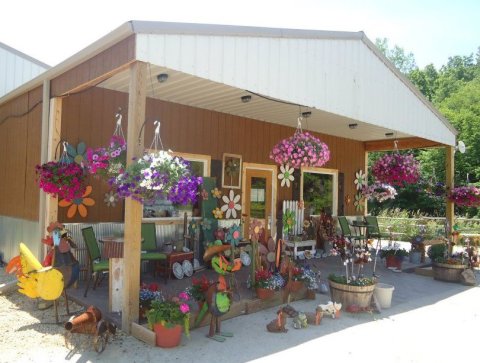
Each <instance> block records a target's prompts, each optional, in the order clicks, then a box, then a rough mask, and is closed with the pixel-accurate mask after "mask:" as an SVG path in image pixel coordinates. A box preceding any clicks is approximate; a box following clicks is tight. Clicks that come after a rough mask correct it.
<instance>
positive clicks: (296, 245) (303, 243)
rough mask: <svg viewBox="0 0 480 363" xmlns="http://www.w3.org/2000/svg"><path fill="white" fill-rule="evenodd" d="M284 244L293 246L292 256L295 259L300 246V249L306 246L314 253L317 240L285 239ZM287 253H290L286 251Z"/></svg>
mask: <svg viewBox="0 0 480 363" xmlns="http://www.w3.org/2000/svg"><path fill="white" fill-rule="evenodd" d="M285 245H286V246H287V247H289V248H293V258H294V259H295V260H296V259H297V258H298V254H299V252H300V251H299V250H298V248H299V247H301V248H302V249H305V248H308V249H309V250H310V251H311V253H312V255H313V254H315V247H316V245H317V241H315V240H313V239H311V240H307V241H298V242H295V241H285ZM286 253H287V254H288V255H290V254H291V253H290V251H288V250H287V251H286Z"/></svg>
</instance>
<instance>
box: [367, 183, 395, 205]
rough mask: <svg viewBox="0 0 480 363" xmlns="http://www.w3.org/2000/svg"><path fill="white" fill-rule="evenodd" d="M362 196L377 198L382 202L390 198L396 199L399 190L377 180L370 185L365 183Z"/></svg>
mask: <svg viewBox="0 0 480 363" xmlns="http://www.w3.org/2000/svg"><path fill="white" fill-rule="evenodd" d="M362 196H363V197H364V198H365V199H370V200H372V199H375V200H377V201H378V202H380V203H381V202H384V201H386V200H388V199H395V197H396V196H397V191H396V190H395V188H394V187H392V186H391V185H388V184H383V183H379V182H378V181H377V182H375V183H374V184H372V185H370V186H368V185H365V186H364V187H363V189H362Z"/></svg>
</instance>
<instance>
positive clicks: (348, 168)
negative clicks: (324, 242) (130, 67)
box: [59, 88, 365, 222]
mask: <svg viewBox="0 0 480 363" xmlns="http://www.w3.org/2000/svg"><path fill="white" fill-rule="evenodd" d="M127 104H128V95H127V94H124V93H120V92H115V91H109V90H104V89H100V88H92V89H91V90H88V91H86V92H83V93H80V94H77V95H72V96H70V97H67V98H65V99H64V101H63V120H62V139H65V140H67V141H68V142H69V143H71V144H74V145H77V144H78V142H80V141H85V142H86V143H87V146H90V147H100V146H105V145H106V144H107V143H108V140H109V138H110V136H111V135H112V133H113V130H114V128H115V119H114V114H115V113H116V112H117V109H118V107H122V109H123V110H124V114H125V115H124V118H123V120H124V122H125V123H126V121H127V120H126V109H127ZM146 120H147V122H146V124H145V131H144V132H145V146H146V147H149V146H150V144H151V142H152V137H153V129H154V126H153V121H154V120H160V121H161V137H162V142H163V145H164V147H165V149H172V150H175V151H179V152H186V153H194V154H206V155H211V157H212V160H222V156H223V153H224V152H226V153H232V154H240V155H242V158H243V161H244V162H250V163H263V164H273V162H272V161H271V160H270V159H269V152H270V150H271V149H272V147H273V145H274V144H275V143H277V142H278V141H279V140H281V139H283V138H286V137H289V136H291V135H292V134H293V132H294V127H287V126H282V125H276V124H272V123H267V122H262V121H257V120H252V119H247V118H243V117H238V116H232V115H227V114H222V113H219V112H215V111H209V110H204V109H199V108H194V107H190V106H184V105H179V104H174V103H169V102H164V101H158V100H152V99H148V100H147V106H146ZM295 124H296V120H292V126H294V125H295ZM125 130H126V124H124V131H125ZM316 136H318V137H320V139H321V140H322V141H324V142H326V143H327V145H328V146H329V148H330V151H331V158H330V161H329V162H328V163H327V164H326V165H325V168H331V169H339V171H340V172H342V173H344V174H345V195H347V194H348V195H350V196H351V199H352V201H353V200H354V195H355V189H354V183H353V180H354V177H355V172H356V171H358V170H359V169H363V168H364V155H365V152H364V146H363V143H362V142H359V141H354V140H349V139H344V138H338V137H333V136H329V135H323V134H316ZM89 183H90V184H91V185H92V186H93V192H92V195H91V196H92V198H94V199H95V201H96V205H95V207H90V208H89V209H88V211H89V215H88V217H87V218H86V219H83V218H79V217H78V216H76V217H75V218H74V219H70V220H69V221H70V222H80V221H83V222H85V221H87V222H88V221H91V222H97V221H98V222H100V221H102V222H107V221H121V220H123V205H122V203H119V204H118V205H117V206H116V207H115V208H111V207H107V206H106V204H105V203H104V201H103V200H104V196H105V193H106V192H107V191H108V190H109V189H108V186H107V185H106V184H105V183H104V182H102V181H100V180H96V179H94V178H90V180H89ZM277 190H278V197H277V199H278V201H282V200H284V199H291V198H292V192H291V189H288V188H281V187H280V184H278V188H277ZM345 213H346V214H355V213H356V212H355V209H354V207H353V202H352V203H350V205H346V206H345ZM59 217H60V220H63V221H66V208H60V209H59Z"/></svg>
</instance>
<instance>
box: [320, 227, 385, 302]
mask: <svg viewBox="0 0 480 363" xmlns="http://www.w3.org/2000/svg"><path fill="white" fill-rule="evenodd" d="M331 252H332V254H333V255H338V256H340V258H341V260H342V262H343V265H344V266H345V275H337V274H330V275H329V276H328V281H329V285H330V295H331V299H332V301H333V302H340V303H342V305H343V306H344V307H345V308H347V309H348V308H349V307H350V306H352V305H354V306H355V307H356V308H357V307H358V308H359V309H366V310H367V309H368V308H369V306H370V302H371V299H372V296H373V290H374V289H375V285H376V282H377V281H376V279H375V277H366V276H365V275H364V273H363V271H364V265H365V264H367V263H369V262H370V261H371V257H370V252H369V249H368V245H365V246H361V245H356V244H354V243H351V242H350V241H348V240H347V239H346V238H344V237H343V236H336V237H335V238H334V240H333V248H332V251H331Z"/></svg>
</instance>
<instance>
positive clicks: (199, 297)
mask: <svg viewBox="0 0 480 363" xmlns="http://www.w3.org/2000/svg"><path fill="white" fill-rule="evenodd" d="M213 283H214V282H213V281H209V280H208V279H207V277H206V276H205V275H202V277H201V278H200V279H196V278H195V277H192V286H191V287H189V288H188V289H187V290H186V291H187V293H188V295H190V297H191V298H192V299H193V300H195V301H196V302H197V303H198V307H199V310H201V309H202V305H203V304H204V303H205V300H206V299H207V297H206V294H207V290H208V288H209V287H210V286H211V285H212V284H213Z"/></svg>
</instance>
